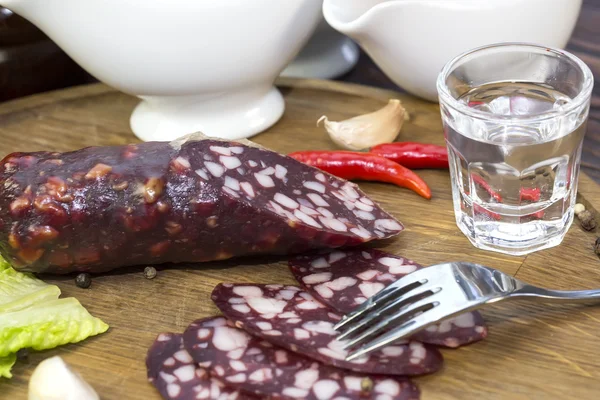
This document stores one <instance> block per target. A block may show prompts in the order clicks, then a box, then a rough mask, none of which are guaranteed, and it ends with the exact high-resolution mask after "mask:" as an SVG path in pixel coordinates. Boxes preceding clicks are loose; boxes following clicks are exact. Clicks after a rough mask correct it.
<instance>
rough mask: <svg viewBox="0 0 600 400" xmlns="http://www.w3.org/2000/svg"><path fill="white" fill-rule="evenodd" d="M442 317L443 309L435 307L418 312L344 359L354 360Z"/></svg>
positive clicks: (413, 332) (409, 334) (411, 333)
mask: <svg viewBox="0 0 600 400" xmlns="http://www.w3.org/2000/svg"><path fill="white" fill-rule="evenodd" d="M442 318H446V316H445V315H443V311H442V310H441V309H440V308H437V307H435V308H433V309H430V310H428V311H424V312H423V313H422V314H419V315H417V316H416V317H415V318H412V319H411V320H409V321H407V322H405V323H404V324H402V325H400V326H399V327H397V328H395V329H392V330H391V331H389V332H388V333H386V334H385V335H383V336H381V337H378V338H376V339H375V340H372V341H370V342H368V343H366V344H365V345H363V346H362V347H361V348H360V349H358V350H357V351H355V352H352V353H350V354H348V356H347V357H346V361H352V360H355V359H357V358H359V357H362V356H364V355H367V354H369V353H371V352H373V351H375V350H378V349H380V348H382V347H385V346H387V345H389V344H391V343H393V342H396V341H398V340H401V339H404V338H406V337H409V336H411V335H413V334H415V333H416V332H418V331H420V330H422V329H425V328H427V327H428V326H430V325H433V324H435V323H437V322H439V321H440V320H441V319H442Z"/></svg>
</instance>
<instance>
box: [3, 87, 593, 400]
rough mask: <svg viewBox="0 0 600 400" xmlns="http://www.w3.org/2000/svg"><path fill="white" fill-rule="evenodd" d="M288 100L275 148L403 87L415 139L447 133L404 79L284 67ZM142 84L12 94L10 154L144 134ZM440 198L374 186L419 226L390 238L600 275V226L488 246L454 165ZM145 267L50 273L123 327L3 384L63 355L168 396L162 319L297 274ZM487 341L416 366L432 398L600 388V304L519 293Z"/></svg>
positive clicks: (10, 392)
mask: <svg viewBox="0 0 600 400" xmlns="http://www.w3.org/2000/svg"><path fill="white" fill-rule="evenodd" d="M279 86H280V88H281V90H282V92H283V93H284V95H285V98H286V102H287V109H286V112H285V115H284V117H283V118H282V119H281V121H280V122H279V123H278V124H277V125H275V126H274V127H273V128H271V129H270V130H269V131H267V132H265V133H262V134H260V135H258V136H256V137H255V138H254V139H253V140H255V141H256V142H258V143H260V144H262V145H264V146H267V147H270V148H272V149H273V150H276V151H279V152H283V153H287V152H291V151H294V150H308V149H329V148H333V146H332V143H331V142H330V141H329V139H328V137H327V136H326V134H325V132H324V130H323V128H317V127H316V121H317V119H318V118H319V117H320V116H321V115H323V114H327V115H328V116H329V117H330V119H332V120H340V119H344V118H348V117H351V116H354V115H357V114H362V113H367V112H370V111H373V110H375V109H378V108H379V107H381V106H383V105H384V104H385V103H386V102H387V100H388V99H389V98H392V97H397V98H400V99H401V100H402V101H403V103H404V105H405V106H406V108H407V109H408V111H409V113H410V115H411V120H410V122H408V123H406V124H405V126H404V128H403V129H402V133H401V136H400V139H401V140H415V141H423V142H433V143H438V144H443V142H444V139H443V135H442V133H441V121H440V117H439V109H438V106H437V105H436V104H431V103H425V102H423V101H420V100H417V99H415V98H412V97H409V96H406V95H402V94H397V93H395V92H390V91H385V90H380V89H374V88H368V87H363V86H356V85H349V84H342V83H334V82H325V81H306V80H288V79H286V80H281V81H279ZM136 103H137V100H136V99H135V98H134V97H131V96H128V95H125V94H122V93H119V92H117V91H115V90H113V89H110V88H108V87H106V86H103V85H92V86H82V87H78V88H74V89H68V90H63V91H58V92H51V93H47V94H42V95H38V96H34V97H29V98H24V99H20V100H16V101H13V102H10V103H4V104H0V155H2V156H3V155H4V154H5V153H9V152H12V151H34V150H57V151H64V150H73V149H77V148H81V147H84V146H90V145H108V144H113V145H114V144H125V143H130V142H136V141H137V140H136V138H135V137H134V136H133V135H132V133H131V131H130V129H129V115H130V113H131V110H132V109H133V107H134V106H135V105H136ZM419 174H421V175H422V177H423V178H424V179H425V180H426V181H427V182H428V183H429V184H430V185H431V188H432V190H433V199H432V200H430V201H427V200H424V199H422V198H420V197H418V196H417V195H416V194H414V193H413V192H411V191H408V190H406V189H401V188H397V187H395V186H391V185H386V184H376V183H360V186H361V188H362V189H363V190H364V191H365V192H367V193H368V194H369V195H371V196H372V197H373V198H374V199H375V200H377V201H378V202H379V203H380V204H381V205H382V206H383V207H384V208H385V209H387V210H389V211H390V212H392V214H394V215H395V216H396V217H397V218H398V219H400V220H401V221H402V222H403V223H404V224H405V226H406V230H405V231H404V232H402V233H401V234H400V235H399V236H398V237H397V238H395V239H393V240H389V241H386V242H384V243H377V244H376V246H378V247H380V248H382V249H385V250H387V251H390V252H393V253H395V254H400V255H403V256H406V257H408V258H412V259H414V260H415V261H417V262H419V263H421V264H425V265H429V264H433V263H438V262H444V261H451V260H463V261H474V262H479V263H482V264H486V265H489V266H492V267H495V268H499V269H501V270H502V271H504V272H506V273H509V274H512V275H515V276H517V277H518V278H520V279H523V280H525V281H528V282H530V283H532V284H535V285H541V286H545V287H549V288H555V289H591V288H595V287H596V288H598V287H600V260H599V259H598V257H597V256H596V255H595V254H594V253H593V249H592V246H593V243H594V241H595V238H596V235H595V234H594V233H589V232H585V231H583V230H582V229H581V228H580V226H579V225H578V223H574V224H573V226H572V227H571V230H570V231H569V233H568V235H567V237H566V239H565V240H564V242H563V244H561V245H560V246H559V247H556V248H553V249H549V250H545V251H542V252H539V253H534V254H531V255H529V256H527V257H509V256H504V255H500V254H497V253H492V252H485V251H481V250H477V249H475V248H474V247H473V246H471V244H470V243H469V241H468V240H467V239H466V238H465V237H464V236H463V235H462V233H460V231H459V230H458V228H457V227H456V225H455V222H454V215H453V211H452V198H451V194H450V179H449V175H448V172H447V171H420V172H419ZM579 185H580V190H579V197H580V201H581V202H583V203H585V204H586V206H587V207H588V208H592V209H598V208H600V187H599V186H597V185H596V184H595V183H594V182H593V181H592V180H591V179H590V178H589V177H587V176H585V175H584V176H581V178H580V183H579ZM142 269H143V268H131V269H127V270H124V271H119V272H115V273H111V274H107V275H103V276H97V277H94V279H93V284H92V286H91V288H89V289H87V290H86V289H80V288H77V287H76V286H75V284H74V282H73V278H72V277H47V276H46V277H43V278H44V279H45V280H47V281H48V282H51V283H55V284H57V285H59V286H60V288H61V289H62V291H63V296H75V297H77V298H78V299H79V300H80V301H81V302H82V303H83V304H84V305H85V306H86V307H87V308H88V310H89V311H90V312H91V313H92V314H94V315H95V316H98V317H100V318H102V319H103V320H104V321H106V322H107V323H108V324H109V325H110V326H111V328H110V330H109V331H108V332H107V333H105V334H103V335H100V336H98V337H95V338H91V339H88V340H86V341H84V342H83V343H81V344H75V345H68V346H63V347H61V348H59V349H55V350H52V351H46V352H41V353H32V354H30V356H29V358H28V359H27V360H22V361H19V362H18V364H17V365H16V367H15V368H14V378H13V379H12V380H6V379H4V380H0V397H1V398H3V399H14V400H20V399H25V398H26V393H27V382H28V380H29V376H30V374H31V372H32V371H33V369H34V368H35V366H36V365H37V364H38V363H39V362H40V361H41V360H42V359H44V358H46V357H50V356H53V355H60V356H62V357H63V358H64V359H65V360H66V361H67V362H68V363H70V364H71V365H72V366H73V367H75V369H76V370H77V371H79V372H80V373H81V374H82V375H83V376H84V377H85V379H86V380H87V381H88V382H90V383H91V384H92V386H94V387H95V388H96V390H97V391H98V393H99V394H100V396H101V398H102V399H103V400H112V399H114V400H121V399H139V400H142V399H144V400H145V399H159V398H160V397H159V395H158V394H157V392H156V391H155V390H154V388H153V387H152V386H151V385H150V384H149V383H147V381H146V369H145V364H144V361H145V356H146V351H147V349H148V347H149V346H150V345H151V343H152V341H153V340H154V338H155V337H156V335H157V334H158V333H160V332H165V331H173V332H182V331H183V330H184V329H185V328H186V326H187V325H188V324H189V323H190V322H192V321H193V320H194V319H197V318H200V317H206V316H210V315H215V314H218V311H217V309H216V308H215V307H214V306H213V304H212V303H211V301H210V298H209V293H210V292H211V290H212V288H213V287H214V286H215V285H216V284H217V283H219V282H223V281H230V282H256V283H289V284H293V283H294V280H293V279H292V276H291V275H290V273H289V272H288V270H287V263H286V261H285V259H283V258H280V259H243V260H242V259H240V260H230V261H228V262H209V263H204V264H198V265H182V266H177V267H176V268H171V269H165V270H160V271H159V274H158V276H157V277H156V278H155V279H154V280H148V279H145V278H144V277H143V275H142V272H141V271H142ZM483 314H484V317H485V318H486V320H487V321H488V323H489V327H490V334H489V338H487V339H486V340H484V341H482V342H480V343H477V344H474V345H471V346H468V347H465V348H461V349H456V350H444V351H443V353H444V356H445V360H446V362H445V367H444V368H443V370H442V371H440V372H438V373H436V374H433V375H430V376H426V377H420V378H416V379H415V381H416V382H417V384H418V385H419V386H420V387H421V389H422V393H423V396H422V398H423V399H424V400H432V399H436V400H437V399H461V400H464V399H478V400H479V399H489V400H491V399H507V400H508V399H510V400H518V399H571V398H572V399H580V400H582V399H597V398H598V397H599V396H600V306H596V307H594V306H589V305H588V306H582V305H581V304H579V305H552V304H544V303H530V302H514V303H511V304H502V305H497V306H493V307H489V308H487V309H485V310H484V311H483Z"/></svg>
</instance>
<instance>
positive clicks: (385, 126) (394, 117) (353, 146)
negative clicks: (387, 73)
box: [317, 99, 407, 151]
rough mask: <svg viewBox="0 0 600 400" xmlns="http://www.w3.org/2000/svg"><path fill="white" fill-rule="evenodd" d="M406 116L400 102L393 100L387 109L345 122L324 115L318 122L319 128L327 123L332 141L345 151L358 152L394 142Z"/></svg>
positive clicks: (326, 126) (326, 127)
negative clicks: (323, 123)
mask: <svg viewBox="0 0 600 400" xmlns="http://www.w3.org/2000/svg"><path fill="white" fill-rule="evenodd" d="M406 116H407V114H406V110H405V109H404V107H402V104H401V103H400V100H396V99H391V100H390V101H389V102H388V104H387V105H386V106H385V107H383V108H381V109H379V110H377V111H375V112H372V113H369V114H364V115H359V116H357V117H354V118H350V119H347V120H345V121H340V122H334V121H330V120H329V119H328V118H327V117H326V116H325V115H324V116H322V117H321V118H319V120H318V121H317V126H319V124H320V123H321V122H322V121H325V129H326V130H327V133H329V137H330V138H331V140H333V141H334V142H335V143H336V144H337V145H338V146H340V147H343V148H344V149H348V150H355V151H356V150H364V149H367V148H369V147H373V146H376V145H378V144H382V143H391V142H393V141H394V139H395V138H396V136H398V133H400V129H402V124H403V123H404V120H405V118H406Z"/></svg>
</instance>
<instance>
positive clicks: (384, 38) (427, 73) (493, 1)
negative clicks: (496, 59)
mask: <svg viewBox="0 0 600 400" xmlns="http://www.w3.org/2000/svg"><path fill="white" fill-rule="evenodd" d="M580 9H581V0H324V2H323V14H324V16H325V19H326V20H327V22H328V23H329V24H330V25H331V26H332V27H334V28H335V29H337V30H338V31H340V32H341V33H343V34H345V35H348V36H349V37H351V38H353V39H354V40H355V41H356V42H358V44H359V45H360V46H361V47H362V48H363V49H364V50H365V51H366V52H367V53H368V54H369V55H370V56H371V57H372V58H373V60H374V61H375V62H376V63H377V65H378V66H379V67H380V68H381V69H382V70H383V72H385V74H386V75H388V76H389V77H390V78H391V79H392V80H393V81H394V82H395V83H396V84H397V85H399V86H401V87H402V88H404V89H406V90H407V91H409V92H410V93H413V94H415V95H417V96H420V97H423V98H425V99H428V100H431V101H436V100H437V91H436V79H437V76H438V74H439V72H440V71H441V70H442V68H443V66H444V65H445V64H446V62H448V61H450V60H451V59H452V58H454V57H455V56H457V55H459V54H461V53H463V52H465V51H468V50H470V49H473V48H476V47H480V46H484V45H489V44H494V43H500V42H529V43H535V44H540V45H542V46H551V47H556V48H564V46H565V45H566V44H567V42H568V40H569V38H570V36H571V34H572V32H573V28H574V27H575V24H576V22H577V17H578V15H579V11H580Z"/></svg>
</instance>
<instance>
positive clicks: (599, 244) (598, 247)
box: [594, 237, 600, 256]
mask: <svg viewBox="0 0 600 400" xmlns="http://www.w3.org/2000/svg"><path fill="white" fill-rule="evenodd" d="M594 253H596V254H597V255H599V256H600V237H597V238H596V243H594Z"/></svg>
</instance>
